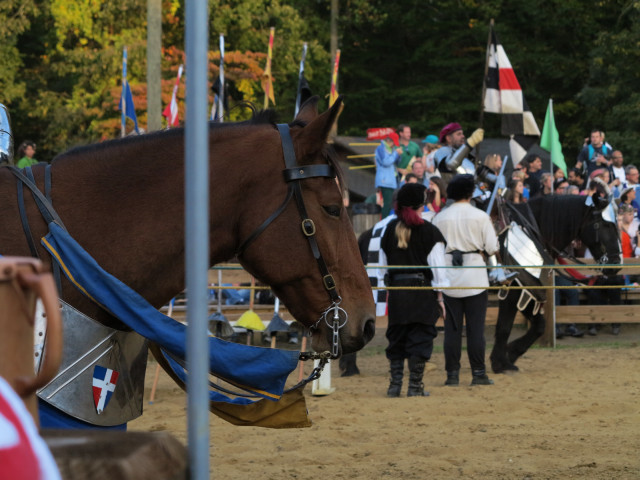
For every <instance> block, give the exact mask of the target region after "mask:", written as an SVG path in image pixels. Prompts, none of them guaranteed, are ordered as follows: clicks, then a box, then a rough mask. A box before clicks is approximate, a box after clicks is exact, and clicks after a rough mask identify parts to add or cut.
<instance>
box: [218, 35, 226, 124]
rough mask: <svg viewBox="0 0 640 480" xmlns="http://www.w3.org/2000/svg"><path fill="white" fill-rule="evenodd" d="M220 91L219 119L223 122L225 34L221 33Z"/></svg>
mask: <svg viewBox="0 0 640 480" xmlns="http://www.w3.org/2000/svg"><path fill="white" fill-rule="evenodd" d="M219 78H220V91H219V92H218V119H219V121H220V122H221V123H222V122H223V121H224V120H223V114H224V95H225V92H224V35H220V77H219Z"/></svg>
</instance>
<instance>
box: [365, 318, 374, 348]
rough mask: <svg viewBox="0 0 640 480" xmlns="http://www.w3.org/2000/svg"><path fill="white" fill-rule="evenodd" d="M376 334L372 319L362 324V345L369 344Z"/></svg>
mask: <svg viewBox="0 0 640 480" xmlns="http://www.w3.org/2000/svg"><path fill="white" fill-rule="evenodd" d="M375 334H376V321H375V320H374V319H372V318H371V319H369V320H367V321H366V322H364V329H363V331H362V338H363V340H364V343H365V344H366V343H369V342H370V341H371V339H372V338H373V337H374V336H375Z"/></svg>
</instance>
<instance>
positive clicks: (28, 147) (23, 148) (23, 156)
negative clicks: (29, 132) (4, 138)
mask: <svg viewBox="0 0 640 480" xmlns="http://www.w3.org/2000/svg"><path fill="white" fill-rule="evenodd" d="M35 154H36V144H35V143H34V142H32V141H31V140H25V141H24V142H22V143H21V144H20V146H19V147H18V154H17V155H16V157H17V158H19V160H18V161H17V162H16V167H18V168H25V167H31V166H33V165H36V164H37V163H38V160H36V159H35V158H33V156H34V155H35Z"/></svg>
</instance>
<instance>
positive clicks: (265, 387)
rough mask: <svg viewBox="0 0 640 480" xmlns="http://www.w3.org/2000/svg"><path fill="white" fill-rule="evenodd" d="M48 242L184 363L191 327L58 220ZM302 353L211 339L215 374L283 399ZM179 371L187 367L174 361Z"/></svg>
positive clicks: (99, 299) (84, 287) (96, 293)
mask: <svg viewBox="0 0 640 480" xmlns="http://www.w3.org/2000/svg"><path fill="white" fill-rule="evenodd" d="M42 244H43V245H44V246H45V248H46V249H47V250H48V251H49V253H51V255H52V256H53V258H54V259H55V260H56V261H57V262H58V264H59V265H60V268H61V269H62V270H63V272H64V273H65V275H66V276H67V278H68V279H69V280H70V281H71V282H72V283H73V284H74V285H75V286H76V287H77V288H78V289H80V290H81V291H82V292H83V293H84V294H85V295H86V296H87V297H89V298H90V299H92V300H93V301H94V302H96V303H97V304H98V305H100V306H101V307H102V308H104V309H105V310H106V311H108V312H109V313H111V314H112V315H113V316H114V317H116V318H118V319H119V320H120V321H121V322H123V323H124V324H125V325H127V326H128V327H129V328H131V329H132V330H135V331H136V332H137V333H139V334H140V335H142V336H144V337H146V338H148V339H149V340H151V341H152V342H154V343H156V344H158V345H159V346H160V347H161V348H162V349H163V350H164V351H165V352H166V353H168V354H169V355H168V356H167V355H165V356H167V357H169V356H171V357H173V358H174V359H177V360H178V361H179V362H181V363H182V364H184V362H185V359H186V327H185V326H184V325H183V324H181V323H179V322H176V321H175V320H173V319H171V318H169V317H167V316H166V315H164V314H162V313H161V312H159V311H158V310H157V309H155V308H154V307H153V306H152V305H151V304H149V302H147V301H146V300H145V299H144V298H143V297H142V296H141V295H139V294H138V293H136V292H135V291H134V290H133V289H131V288H129V287H128V286H127V285H125V284H124V283H122V282H121V281H120V280H118V279H117V278H115V277H114V276H113V275H111V274H109V273H108V272H106V271H105V270H103V269H102V267H100V265H98V263H97V262H96V261H95V260H94V259H93V258H92V257H91V255H89V254H88V253H87V252H86V251H85V250H84V249H83V248H82V247H81V246H80V245H79V244H78V243H77V242H76V241H75V240H74V239H73V238H72V237H71V235H69V233H68V232H67V231H66V230H64V229H63V228H62V227H60V226H59V225H58V224H57V223H55V222H51V223H50V224H49V233H48V234H47V235H46V236H45V237H43V238H42ZM299 354H300V352H299V351H291V350H277V349H271V348H262V347H253V346H248V345H241V344H237V343H232V342H226V341H224V340H221V339H219V338H216V337H209V369H210V373H211V374H212V375H214V376H216V377H218V378H221V379H223V380H225V381H228V382H230V383H232V384H234V385H235V386H237V387H239V388H242V389H243V390H245V391H247V392H250V393H251V394H255V395H258V396H260V397H263V398H267V399H270V400H279V399H280V398H281V396H282V394H283V391H284V386H285V382H286V380H287V377H288V376H289V374H290V373H291V372H292V371H293V370H294V369H295V368H296V366H297V364H298V358H299ZM170 363H171V365H172V367H173V368H174V371H175V372H176V374H177V375H178V376H179V377H181V378H184V376H185V371H184V369H182V368H181V367H180V366H179V365H178V363H176V362H175V361H173V360H172V361H170ZM209 395H210V400H211V401H214V402H226V403H231V404H236V405H246V404H249V403H252V400H250V399H247V398H243V397H238V398H230V397H227V396H226V395H223V394H222V393H220V392H217V391H212V390H210V391H209Z"/></svg>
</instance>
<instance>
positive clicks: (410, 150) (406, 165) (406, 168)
mask: <svg viewBox="0 0 640 480" xmlns="http://www.w3.org/2000/svg"><path fill="white" fill-rule="evenodd" d="M398 137H399V138H400V148H402V154H401V155H400V160H398V166H397V168H396V170H397V172H398V180H399V181H401V182H402V181H404V176H405V175H406V174H407V173H410V172H411V164H412V163H413V162H414V161H415V160H414V159H416V158H418V159H420V160H421V159H422V149H421V148H420V147H419V146H418V144H417V143H416V142H413V141H411V127H410V126H409V125H399V126H398Z"/></svg>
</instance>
